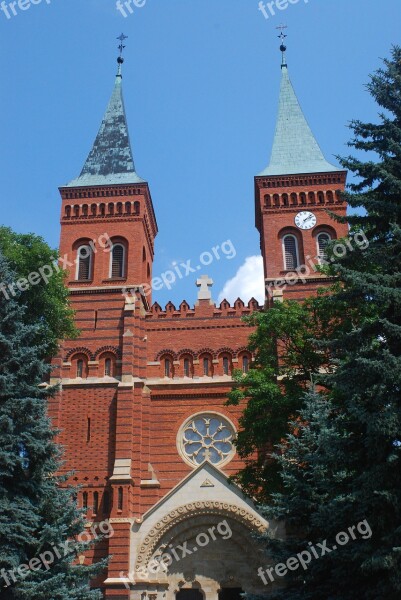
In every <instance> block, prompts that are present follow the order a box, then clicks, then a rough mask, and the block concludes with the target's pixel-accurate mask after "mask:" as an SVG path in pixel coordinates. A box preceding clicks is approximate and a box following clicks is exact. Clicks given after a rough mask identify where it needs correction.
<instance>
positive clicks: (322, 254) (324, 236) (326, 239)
mask: <svg viewBox="0 0 401 600" xmlns="http://www.w3.org/2000/svg"><path fill="white" fill-rule="evenodd" d="M330 242H331V236H330V235H329V234H328V233H319V235H318V236H317V253H318V257H319V262H320V263H325V262H326V260H327V255H326V248H327V246H328V245H329V244H330Z"/></svg>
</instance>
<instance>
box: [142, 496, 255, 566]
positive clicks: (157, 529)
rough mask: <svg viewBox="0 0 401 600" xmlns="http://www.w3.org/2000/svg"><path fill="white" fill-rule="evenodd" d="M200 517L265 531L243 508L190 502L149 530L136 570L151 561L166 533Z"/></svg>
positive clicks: (218, 503) (206, 502)
mask: <svg viewBox="0 0 401 600" xmlns="http://www.w3.org/2000/svg"><path fill="white" fill-rule="evenodd" d="M201 515H218V516H223V517H228V518H231V519H234V520H235V521H238V522H239V523H241V524H242V525H245V526H246V527H247V528H248V529H250V530H253V531H255V532H259V533H262V532H264V531H265V530H266V525H265V524H264V523H263V522H262V520H261V519H260V518H259V517H258V516H257V515H255V514H253V513H251V512H250V511H249V510H248V509H246V508H244V507H239V506H236V505H235V504H229V503H227V502H218V501H198V502H190V503H188V504H185V505H184V506H180V507H179V508H176V509H175V510H172V511H171V512H169V513H168V514H166V515H165V516H164V517H163V518H162V519H161V520H160V521H159V522H158V523H156V525H155V526H154V527H153V528H152V529H151V530H150V532H149V533H148V535H147V536H146V537H145V539H144V540H143V543H142V546H141V548H140V550H139V553H138V558H137V561H136V569H137V570H139V569H140V568H141V567H144V566H146V565H147V564H148V563H149V561H150V560H151V559H152V557H153V554H154V552H155V550H156V549H157V546H158V543H159V542H160V540H161V539H162V537H163V536H165V535H166V533H167V532H168V531H169V530H170V529H172V528H173V527H175V526H176V525H178V524H179V523H182V522H183V521H186V520H187V519H193V517H196V516H201Z"/></svg>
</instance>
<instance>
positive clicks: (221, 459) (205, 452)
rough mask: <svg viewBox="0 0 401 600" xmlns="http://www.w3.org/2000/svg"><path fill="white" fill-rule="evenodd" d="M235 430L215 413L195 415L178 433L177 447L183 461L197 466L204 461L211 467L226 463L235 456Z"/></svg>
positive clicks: (225, 419) (228, 422)
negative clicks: (209, 463)
mask: <svg viewBox="0 0 401 600" xmlns="http://www.w3.org/2000/svg"><path fill="white" fill-rule="evenodd" d="M234 437H235V429H234V426H233V425H232V423H231V422H230V421H229V420H228V419H227V418H225V417H223V416H221V415H219V414H216V413H207V414H197V415H194V416H193V417H191V418H190V419H188V421H186V422H185V423H184V425H183V426H182V427H181V429H180V431H179V433H178V440H177V441H178V447H179V450H180V453H181V455H182V457H183V458H184V460H185V461H186V462H187V463H189V464H191V465H192V466H196V467H197V466H199V465H201V464H202V463H203V462H205V461H206V460H208V461H209V462H211V463H212V464H213V465H216V466H221V465H223V464H225V463H227V462H228V461H229V460H231V459H232V457H233V456H234V454H235V448H234V444H233V439H234Z"/></svg>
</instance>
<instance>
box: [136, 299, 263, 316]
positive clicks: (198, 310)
mask: <svg viewBox="0 0 401 600" xmlns="http://www.w3.org/2000/svg"><path fill="white" fill-rule="evenodd" d="M205 308H207V309H208V310H207V312H208V313H209V314H208V316H209V317H210V318H216V319H217V318H219V317H244V316H246V315H249V314H251V313H253V312H258V311H260V310H262V308H263V307H262V306H261V305H260V304H259V302H258V301H257V300H255V298H251V299H250V300H249V302H248V303H247V305H245V302H243V300H241V298H237V300H236V301H235V302H234V304H233V306H231V305H230V303H229V302H228V301H227V300H223V301H222V302H220V304H219V306H217V305H216V304H210V303H209V302H207V301H198V302H197V303H196V304H195V306H194V307H193V308H191V307H190V305H189V304H188V302H186V301H185V300H183V301H182V302H181V304H180V306H179V308H178V309H177V308H176V307H175V305H174V304H173V303H172V302H168V303H167V304H166V307H165V309H164V310H163V309H162V307H161V306H160V304H158V303H157V302H155V303H154V304H153V305H152V308H151V310H150V311H149V312H148V313H147V315H146V318H147V319H149V320H154V319H191V318H196V317H198V316H199V317H204V316H205Z"/></svg>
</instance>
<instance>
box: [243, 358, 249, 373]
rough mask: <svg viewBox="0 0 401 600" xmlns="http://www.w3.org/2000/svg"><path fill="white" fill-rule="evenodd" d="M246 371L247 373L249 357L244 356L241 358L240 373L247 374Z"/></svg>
mask: <svg viewBox="0 0 401 600" xmlns="http://www.w3.org/2000/svg"><path fill="white" fill-rule="evenodd" d="M248 371H249V357H248V356H246V355H245V356H243V357H242V372H243V373H248Z"/></svg>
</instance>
